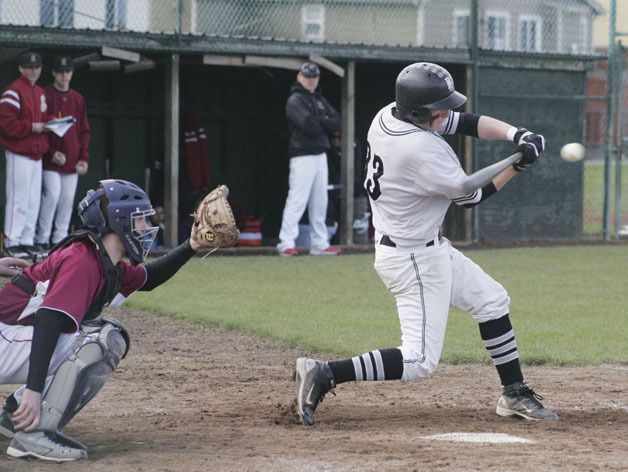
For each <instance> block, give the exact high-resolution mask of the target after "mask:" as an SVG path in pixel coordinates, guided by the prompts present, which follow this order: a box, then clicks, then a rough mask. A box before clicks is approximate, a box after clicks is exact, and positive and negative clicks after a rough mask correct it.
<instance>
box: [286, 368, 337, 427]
mask: <svg viewBox="0 0 628 472" xmlns="http://www.w3.org/2000/svg"><path fill="white" fill-rule="evenodd" d="M295 380H296V383H297V411H298V413H299V417H300V418H301V422H302V423H303V424H304V425H305V426H312V425H313V424H314V411H315V410H316V407H317V406H318V404H319V402H321V401H323V398H324V397H325V394H326V393H327V392H329V391H330V390H332V389H333V388H334V387H335V386H336V382H335V380H334V374H333V372H332V371H331V369H330V368H329V365H328V364H327V362H323V361H317V360H315V359H309V358H307V357H299V358H298V359H297V368H296V372H295Z"/></svg>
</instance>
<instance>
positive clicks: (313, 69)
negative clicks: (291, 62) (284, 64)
mask: <svg viewBox="0 0 628 472" xmlns="http://www.w3.org/2000/svg"><path fill="white" fill-rule="evenodd" d="M299 72H300V73H301V75H303V76H304V77H318V76H319V75H321V70H320V69H319V68H318V66H317V65H316V64H314V63H313V62H304V63H303V64H301V67H299Z"/></svg>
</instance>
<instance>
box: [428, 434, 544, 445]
mask: <svg viewBox="0 0 628 472" xmlns="http://www.w3.org/2000/svg"><path fill="white" fill-rule="evenodd" d="M421 439H427V440H432V441H452V442H470V443H483V444H536V441H533V440H531V439H526V438H520V437H518V436H512V435H510V434H504V433H446V434H433V435H431V436H421Z"/></svg>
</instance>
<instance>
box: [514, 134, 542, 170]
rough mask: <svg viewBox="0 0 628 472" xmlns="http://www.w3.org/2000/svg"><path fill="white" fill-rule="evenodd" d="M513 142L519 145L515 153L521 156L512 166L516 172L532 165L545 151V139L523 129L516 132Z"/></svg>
mask: <svg viewBox="0 0 628 472" xmlns="http://www.w3.org/2000/svg"><path fill="white" fill-rule="evenodd" d="M513 141H514V143H515V144H518V145H519V147H518V148H517V152H520V153H522V154H523V156H522V157H521V159H519V160H518V161H517V162H515V163H514V164H513V165H512V166H513V168H514V169H515V170H516V171H517V172H521V171H522V170H523V169H525V168H526V167H529V166H531V165H532V164H534V163H535V162H536V160H537V159H538V158H539V155H540V154H541V153H542V152H543V150H544V149H545V138H544V137H543V135H541V134H535V133H532V132H531V131H528V130H527V129H525V128H519V129H518V130H517V132H516V133H515V136H514V138H513Z"/></svg>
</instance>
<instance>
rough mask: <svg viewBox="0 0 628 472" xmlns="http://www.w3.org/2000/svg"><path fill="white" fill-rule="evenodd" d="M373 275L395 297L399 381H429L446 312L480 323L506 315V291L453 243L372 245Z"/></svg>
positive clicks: (435, 366)
mask: <svg viewBox="0 0 628 472" xmlns="http://www.w3.org/2000/svg"><path fill="white" fill-rule="evenodd" d="M374 267H375V271H376V272H377V274H378V275H379V277H380V278H381V279H382V281H383V282H384V284H385V285H386V287H387V288H388V290H390V292H391V293H392V294H393V295H394V297H395V301H396V304H397V312H398V315H399V323H400V326H401V346H399V349H400V350H401V353H402V354H403V362H404V364H403V365H404V367H403V375H402V378H401V380H405V381H409V380H417V379H423V378H427V377H429V376H431V375H432V374H433V373H434V372H435V371H436V368H437V367H438V363H439V360H440V356H441V353H442V350H443V342H444V339H445V329H446V328H447V317H448V314H449V306H450V305H452V306H455V307H457V308H460V309H462V310H465V311H468V312H470V313H471V316H472V317H473V319H475V320H476V321H477V322H478V323H483V322H485V321H489V320H494V319H497V318H501V317H502V316H505V315H506V314H508V311H509V304H510V298H509V297H508V294H507V292H506V290H505V289H504V287H502V286H501V285H500V284H499V283H498V282H496V281H495V280H494V279H493V278H492V277H490V276H489V275H488V274H486V272H484V271H483V270H482V269H481V268H480V266H478V265H477V264H475V263H474V262H473V261H471V260H470V259H469V258H467V257H466V256H464V255H463V254H462V253H461V252H460V251H458V250H457V249H454V248H453V247H452V246H451V243H450V242H449V241H448V240H447V239H445V238H441V240H440V243H439V242H438V241H437V242H436V243H435V245H434V246H430V247H426V246H424V245H422V246H420V247H417V248H412V249H402V248H399V247H396V248H392V247H388V246H382V245H380V244H377V245H376V250H375V264H374Z"/></svg>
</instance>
